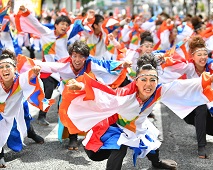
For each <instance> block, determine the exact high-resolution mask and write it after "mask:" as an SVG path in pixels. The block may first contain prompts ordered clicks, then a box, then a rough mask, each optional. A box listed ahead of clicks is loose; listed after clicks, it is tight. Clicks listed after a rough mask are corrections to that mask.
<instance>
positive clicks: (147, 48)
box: [140, 41, 154, 55]
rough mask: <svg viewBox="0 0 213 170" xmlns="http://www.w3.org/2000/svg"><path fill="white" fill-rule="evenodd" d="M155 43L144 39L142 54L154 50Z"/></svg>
mask: <svg viewBox="0 0 213 170" xmlns="http://www.w3.org/2000/svg"><path fill="white" fill-rule="evenodd" d="M153 47H154V45H153V43H152V42H149V41H144V43H143V44H141V46H140V49H141V53H140V54H141V55H142V54H144V53H147V54H150V53H151V52H152V50H153Z"/></svg>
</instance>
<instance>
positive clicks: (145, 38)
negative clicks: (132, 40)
mask: <svg viewBox="0 0 213 170" xmlns="http://www.w3.org/2000/svg"><path fill="white" fill-rule="evenodd" d="M140 38H141V42H140V45H141V44H143V43H144V42H145V41H148V42H151V43H153V42H154V41H153V38H152V35H151V33H150V32H149V31H144V32H143V33H141V35H140Z"/></svg>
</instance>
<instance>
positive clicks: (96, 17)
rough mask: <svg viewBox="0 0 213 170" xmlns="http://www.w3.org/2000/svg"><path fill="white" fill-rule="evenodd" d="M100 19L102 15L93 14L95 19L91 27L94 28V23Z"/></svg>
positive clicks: (102, 18)
mask: <svg viewBox="0 0 213 170" xmlns="http://www.w3.org/2000/svg"><path fill="white" fill-rule="evenodd" d="M101 20H104V17H103V16H102V15H100V14H95V21H94V22H93V24H92V28H93V29H94V25H95V24H96V25H98V24H99V22H101Z"/></svg>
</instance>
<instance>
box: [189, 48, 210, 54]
mask: <svg viewBox="0 0 213 170" xmlns="http://www.w3.org/2000/svg"><path fill="white" fill-rule="evenodd" d="M198 51H206V52H208V49H207V48H205V47H204V48H198V49H197V50H195V51H194V52H193V53H192V55H193V54H194V53H196V52H198Z"/></svg>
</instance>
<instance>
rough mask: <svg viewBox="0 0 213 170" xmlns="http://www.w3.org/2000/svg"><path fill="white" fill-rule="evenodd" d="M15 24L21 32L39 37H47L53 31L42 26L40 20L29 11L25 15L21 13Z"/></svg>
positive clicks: (16, 17) (17, 16)
mask: <svg viewBox="0 0 213 170" xmlns="http://www.w3.org/2000/svg"><path fill="white" fill-rule="evenodd" d="M15 23H16V27H17V29H18V30H19V32H21V31H23V32H27V33H32V34H35V35H37V36H41V35H45V34H48V33H50V32H51V30H50V29H49V28H47V27H46V26H44V25H42V24H41V23H40V22H39V21H38V19H37V18H36V17H35V16H33V14H32V13H30V11H29V10H27V11H26V12H24V13H20V12H19V13H18V14H17V15H16V16H15Z"/></svg>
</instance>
